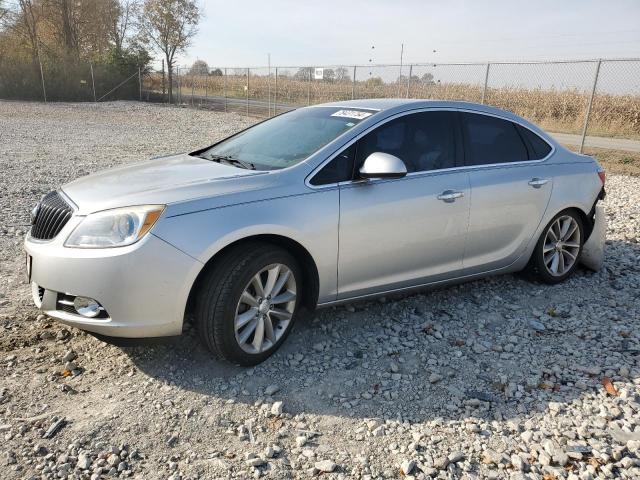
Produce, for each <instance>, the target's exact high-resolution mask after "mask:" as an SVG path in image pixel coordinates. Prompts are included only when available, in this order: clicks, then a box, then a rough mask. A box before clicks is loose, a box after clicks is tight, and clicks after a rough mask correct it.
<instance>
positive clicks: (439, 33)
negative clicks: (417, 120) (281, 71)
mask: <svg viewBox="0 0 640 480" xmlns="http://www.w3.org/2000/svg"><path fill="white" fill-rule="evenodd" d="M200 1H201V5H202V7H203V13H204V18H203V19H202V22H201V24H200V27H199V32H198V35H197V37H196V38H195V39H194V41H193V44H192V46H191V47H190V48H189V50H188V51H187V53H186V54H185V55H182V56H181V57H180V63H181V64H182V65H188V64H190V63H191V62H193V60H195V59H198V58H199V59H203V60H205V61H207V63H209V65H210V66H211V67H214V66H229V67H233V66H262V65H266V64H267V53H271V63H272V65H330V64H359V65H364V64H368V63H369V60H372V61H373V63H398V62H399V58H400V44H401V43H404V61H405V62H406V63H410V62H434V61H435V62H447V61H486V60H540V59H574V58H576V59H577V58H581V59H583V58H598V57H631V56H633V57H640V0H608V1H607V0H601V1H593V0H562V1H561V0H485V1H470V0H440V1H432V0H422V1H421V0H387V1H383V0H366V1H364V0H341V1H339V0H316V1H304V0H297V1H296V0H262V1H257V0H241V1H228V0H226V1H219V0H200ZM372 46H375V48H374V49H372V48H371V47H372ZM434 50H435V53H434Z"/></svg>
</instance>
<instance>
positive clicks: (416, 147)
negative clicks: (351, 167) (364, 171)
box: [356, 111, 456, 172]
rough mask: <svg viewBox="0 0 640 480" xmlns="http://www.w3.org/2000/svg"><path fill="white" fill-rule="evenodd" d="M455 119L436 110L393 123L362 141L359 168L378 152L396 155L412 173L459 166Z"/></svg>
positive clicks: (358, 158)
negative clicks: (457, 162)
mask: <svg viewBox="0 0 640 480" xmlns="http://www.w3.org/2000/svg"><path fill="white" fill-rule="evenodd" d="M454 132H455V117H454V114H453V113H452V112H448V111H435V112H421V113H413V114H409V115H404V116H402V117H398V118H396V119H394V120H391V121H389V122H387V123H385V124H383V125H381V126H380V127H378V128H376V129H375V130H374V131H373V132H371V133H369V134H367V135H366V136H365V137H363V138H362V139H361V140H360V141H359V142H358V148H357V159H356V165H357V166H358V168H359V167H360V166H361V165H362V163H363V162H364V160H365V159H366V158H367V157H368V156H369V155H371V154H372V153H374V152H383V153H389V154H391V155H395V156H396V157H398V158H400V159H401V160H402V161H403V162H404V163H405V165H406V167H407V171H408V172H425V171H429V170H439V169H443V168H452V167H455V166H456V165H455V163H456V162H455V158H456V148H455V147H456V144H455V133H454Z"/></svg>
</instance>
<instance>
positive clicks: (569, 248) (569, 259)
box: [528, 210, 584, 284]
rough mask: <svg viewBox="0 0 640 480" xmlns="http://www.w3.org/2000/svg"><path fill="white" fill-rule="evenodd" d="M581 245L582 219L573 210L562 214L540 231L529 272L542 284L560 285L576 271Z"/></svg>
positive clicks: (582, 233)
mask: <svg viewBox="0 0 640 480" xmlns="http://www.w3.org/2000/svg"><path fill="white" fill-rule="evenodd" d="M583 244H584V225H583V224H582V219H581V218H580V216H579V215H578V214H577V213H576V212H575V211H574V210H565V211H562V212H560V213H558V214H557V215H556V216H555V217H553V219H551V221H550V222H549V223H548V224H547V225H546V226H545V228H544V229H543V230H542V233H541V234H540V238H539V239H538V243H537V244H536V248H535V250H534V251H533V254H532V255H531V259H530V260H529V265H528V270H529V272H530V273H532V274H533V275H534V276H535V277H536V278H537V279H538V280H541V281H542V282H544V283H548V284H556V283H560V282H563V281H564V280H566V279H567V278H568V277H570V276H571V275H572V274H573V272H575V270H576V268H577V267H578V263H579V259H580V254H581V253H582V246H583Z"/></svg>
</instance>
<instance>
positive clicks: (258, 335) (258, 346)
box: [251, 317, 264, 352]
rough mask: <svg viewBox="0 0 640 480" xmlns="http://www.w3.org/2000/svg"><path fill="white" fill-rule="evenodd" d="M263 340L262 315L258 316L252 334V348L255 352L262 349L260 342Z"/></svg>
mask: <svg viewBox="0 0 640 480" xmlns="http://www.w3.org/2000/svg"><path fill="white" fill-rule="evenodd" d="M263 341H264V317H260V318H258V325H257V326H256V333H255V335H254V336H253V342H251V344H252V345H253V348H255V349H256V352H261V351H262V342H263Z"/></svg>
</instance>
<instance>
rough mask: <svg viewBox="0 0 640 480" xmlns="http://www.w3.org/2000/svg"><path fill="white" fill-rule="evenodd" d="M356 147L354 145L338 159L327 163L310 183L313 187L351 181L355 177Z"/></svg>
mask: <svg viewBox="0 0 640 480" xmlns="http://www.w3.org/2000/svg"><path fill="white" fill-rule="evenodd" d="M355 151H356V145H355V144H353V145H352V146H350V147H349V148H347V149H346V150H345V151H343V152H342V153H340V154H338V156H337V157H336V158H334V159H333V160H331V161H330V162H329V163H327V164H326V165H325V166H324V167H323V168H322V170H320V171H319V172H318V173H316V175H315V176H314V177H313V178H312V179H311V181H310V182H309V183H310V184H311V185H329V184H332V183H338V182H345V181H347V180H351V179H352V176H353V157H354V153H355Z"/></svg>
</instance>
